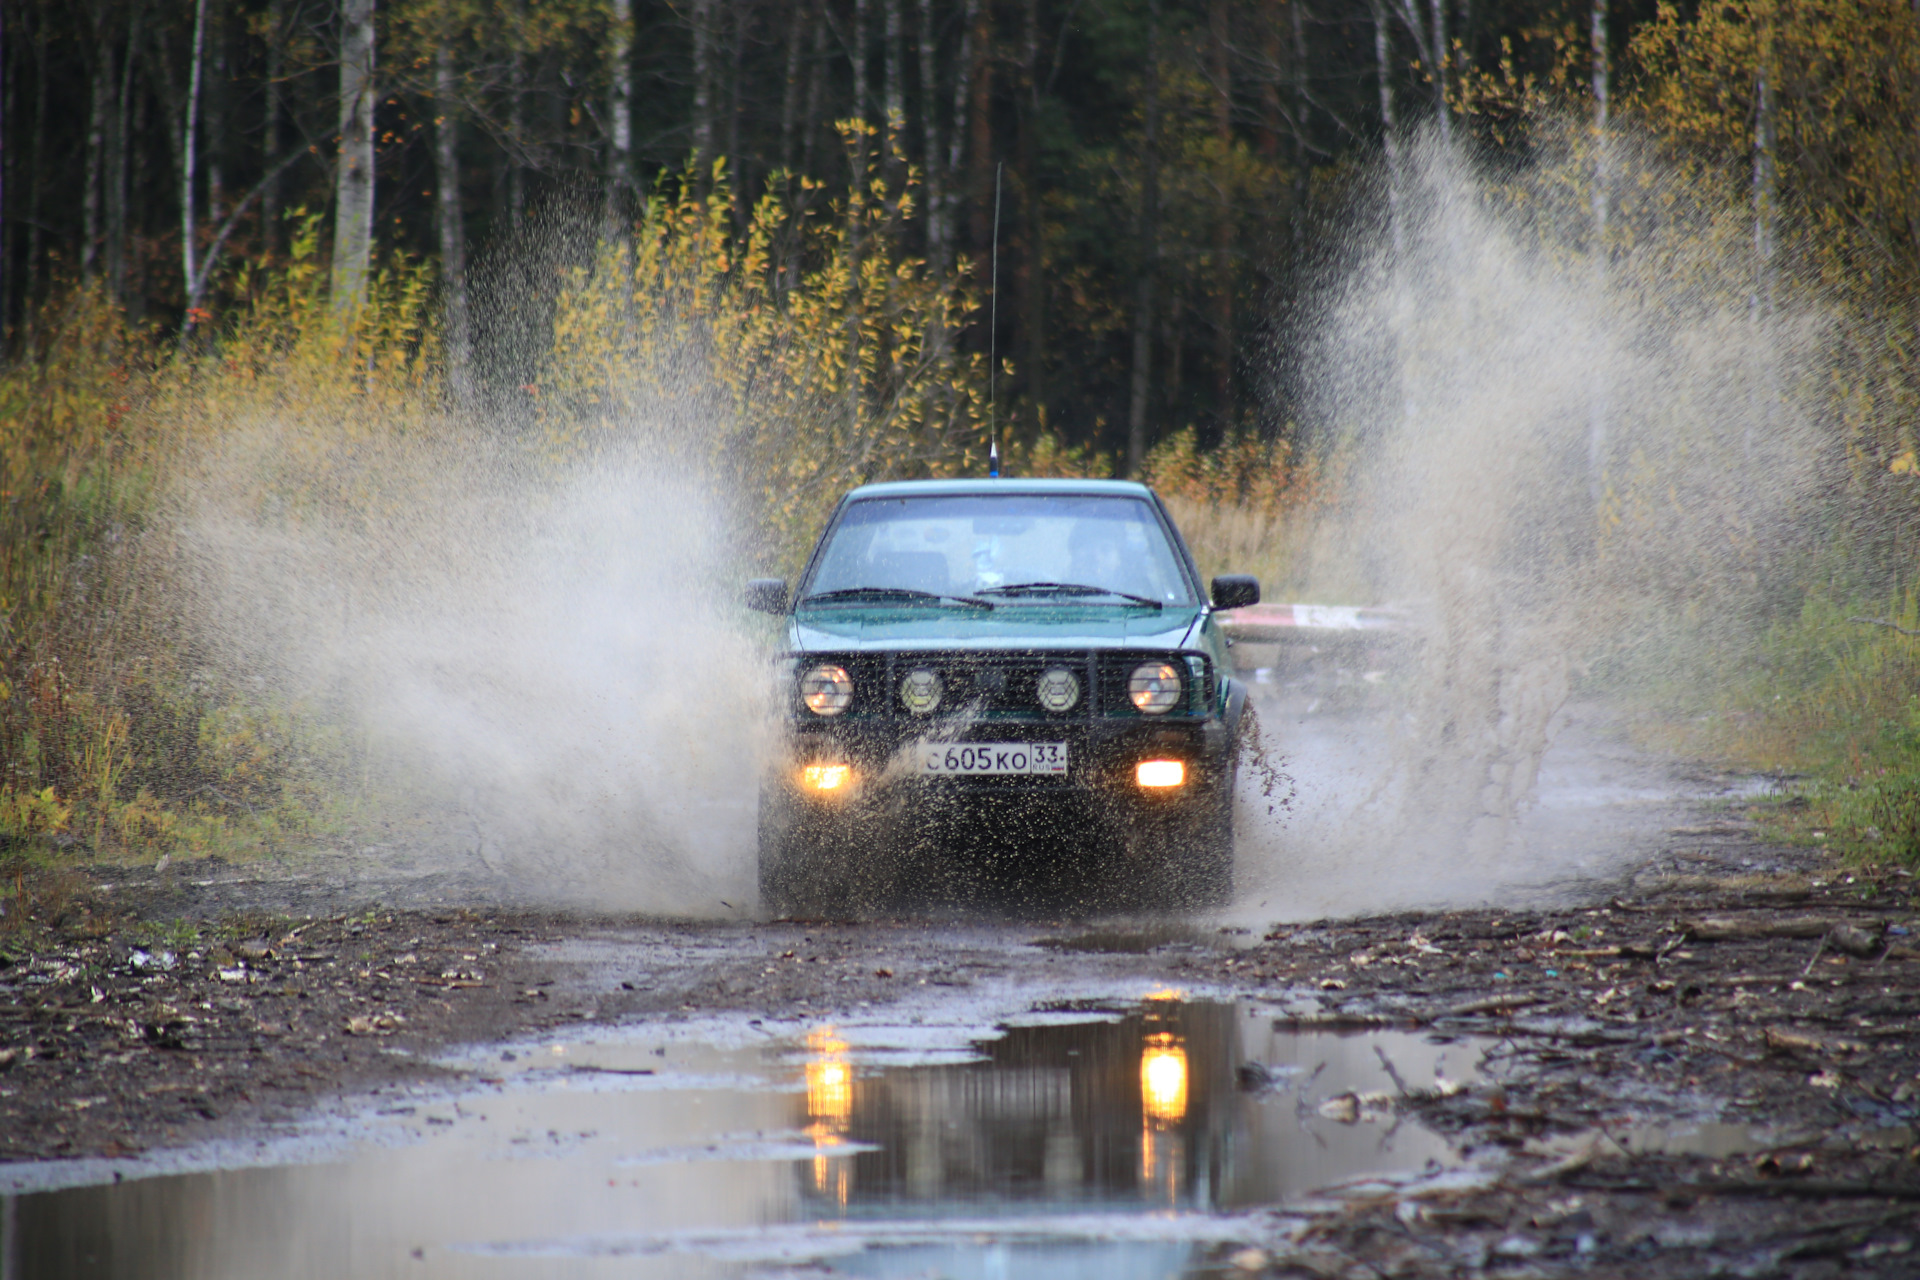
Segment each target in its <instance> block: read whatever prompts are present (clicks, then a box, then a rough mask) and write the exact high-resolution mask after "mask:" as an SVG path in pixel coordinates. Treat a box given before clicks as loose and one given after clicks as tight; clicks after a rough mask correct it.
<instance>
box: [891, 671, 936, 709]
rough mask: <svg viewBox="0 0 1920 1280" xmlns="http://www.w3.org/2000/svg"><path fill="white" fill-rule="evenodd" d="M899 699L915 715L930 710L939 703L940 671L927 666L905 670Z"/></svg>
mask: <svg viewBox="0 0 1920 1280" xmlns="http://www.w3.org/2000/svg"><path fill="white" fill-rule="evenodd" d="M900 701H901V702H903V703H905V704H906V707H907V710H909V711H911V712H913V714H915V715H917V716H923V715H926V714H927V713H928V712H929V711H932V710H933V709H934V708H935V707H937V706H939V705H940V673H939V672H938V671H934V670H931V669H930V668H927V667H918V668H916V669H914V670H912V671H909V672H907V678H906V679H904V680H902V681H901V682H900Z"/></svg>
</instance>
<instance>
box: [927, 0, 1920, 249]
mask: <svg viewBox="0 0 1920 1280" xmlns="http://www.w3.org/2000/svg"><path fill="white" fill-rule="evenodd" d="M1917 2H1920V0H1917ZM980 25H981V22H980V0H967V8H966V12H965V14H964V15H963V16H962V19H961V26H960V53H959V56H958V57H957V58H955V59H954V64H953V116H952V119H951V122H950V125H949V129H948V135H947V212H946V220H945V223H944V225H943V227H942V234H943V235H944V236H945V237H946V246H947V262H948V263H949V264H951V263H952V261H953V246H954V242H955V241H956V240H957V239H958V238H959V234H960V219H959V213H960V198H961V189H962V181H961V165H962V164H964V163H965V162H966V151H967V122H968V120H969V119H970V117H969V115H968V108H969V106H970V104H971V103H972V102H973V78H974V77H973V72H974V61H973V60H974V43H975V41H974V30H975V28H976V27H979V26H980Z"/></svg>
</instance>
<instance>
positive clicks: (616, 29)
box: [449, 0, 633, 224]
mask: <svg viewBox="0 0 1920 1280" xmlns="http://www.w3.org/2000/svg"><path fill="white" fill-rule="evenodd" d="M449 87H451V86H449ZM632 194H633V0H613V20H612V22H611V24H610V25H609V27H608V30H607V216H608V219H609V220H610V221H611V222H614V223H616V224H617V223H618V222H619V221H620V220H621V219H623V218H625V217H626V216H627V214H628V210H629V208H630V201H631V199H632Z"/></svg>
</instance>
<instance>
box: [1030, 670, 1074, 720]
mask: <svg viewBox="0 0 1920 1280" xmlns="http://www.w3.org/2000/svg"><path fill="white" fill-rule="evenodd" d="M1034 696H1035V697H1037V698H1039V699H1040V705H1041V706H1043V707H1045V708H1046V709H1047V710H1049V711H1052V712H1056V713H1057V712H1061V711H1071V710H1072V709H1073V704H1074V703H1076V702H1078V701H1080V680H1079V678H1078V677H1076V676H1075V675H1074V674H1073V672H1071V671H1069V670H1067V669H1066V668H1065V667H1048V668H1047V669H1046V670H1045V671H1042V672H1041V673H1040V679H1039V681H1038V682H1037V683H1036V684H1035V685H1034Z"/></svg>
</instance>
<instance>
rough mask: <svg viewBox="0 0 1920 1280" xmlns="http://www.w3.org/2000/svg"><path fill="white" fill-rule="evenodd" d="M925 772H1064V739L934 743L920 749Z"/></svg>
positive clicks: (1065, 752) (1065, 768)
mask: <svg viewBox="0 0 1920 1280" xmlns="http://www.w3.org/2000/svg"><path fill="white" fill-rule="evenodd" d="M920 761H921V766H922V768H921V772H922V773H937V774H959V773H967V774H1034V773H1041V774H1063V773H1065V772H1066V771H1067V744H1066V743H1064V742H933V743H928V744H927V745H926V746H925V747H923V748H922V749H921V752H920Z"/></svg>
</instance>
